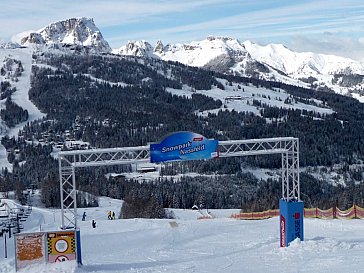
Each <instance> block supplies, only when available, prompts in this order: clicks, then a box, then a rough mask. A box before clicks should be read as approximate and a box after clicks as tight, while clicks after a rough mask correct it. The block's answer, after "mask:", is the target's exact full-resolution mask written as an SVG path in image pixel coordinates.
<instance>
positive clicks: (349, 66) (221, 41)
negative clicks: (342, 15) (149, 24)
mask: <svg viewBox="0 0 364 273" xmlns="http://www.w3.org/2000/svg"><path fill="white" fill-rule="evenodd" d="M112 52H113V53H114V54H119V55H134V56H138V57H155V58H161V59H163V60H171V61H178V62H181V63H183V64H186V65H190V66H197V67H204V68H207V69H212V70H215V71H218V72H222V73H234V74H238V75H242V76H248V77H259V78H263V79H266V80H276V81H282V82H285V83H288V84H294V85H300V86H305V87H311V88H316V89H322V88H330V89H332V90H334V91H335V92H337V93H340V94H353V95H356V96H357V97H358V98H359V97H360V95H359V94H360V90H361V89H362V88H363V87H364V77H363V75H364V64H363V63H361V62H358V61H354V60H351V59H348V58H343V57H339V56H334V55H324V54H317V53H312V52H302V53H298V52H294V51H292V50H290V49H288V48H287V47H285V46H283V45H281V44H269V45H266V46H261V45H258V44H255V43H252V42H250V41H245V42H244V43H241V42H240V41H239V40H237V39H233V38H227V37H208V38H206V39H204V40H202V41H194V42H191V43H189V44H167V45H165V46H164V45H163V44H162V42H161V41H158V42H157V44H156V45H155V47H153V46H152V45H151V44H150V43H148V42H146V41H134V42H133V41H131V42H128V44H127V45H125V46H122V47H121V48H119V49H115V50H113V51H112Z"/></svg>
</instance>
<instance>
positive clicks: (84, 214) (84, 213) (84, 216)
mask: <svg viewBox="0 0 364 273" xmlns="http://www.w3.org/2000/svg"><path fill="white" fill-rule="evenodd" d="M85 220H86V211H84V212H83V214H82V221H85Z"/></svg>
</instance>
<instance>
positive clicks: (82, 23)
mask: <svg viewBox="0 0 364 273" xmlns="http://www.w3.org/2000/svg"><path fill="white" fill-rule="evenodd" d="M20 43H21V45H25V46H26V45H31V44H38V45H39V44H40V45H52V44H63V45H80V46H85V47H90V48H93V49H95V50H96V51H98V52H109V51H111V48H110V46H109V44H108V42H106V41H105V40H104V38H103V36H102V34H101V32H100V30H99V29H98V28H97V27H96V25H95V23H94V21H93V19H91V18H85V17H82V18H71V19H67V20H63V21H58V22H55V23H51V24H49V25H48V26H46V27H45V28H42V29H40V30H38V31H36V32H31V33H29V34H28V35H26V36H24V37H22V38H21V39H20Z"/></svg>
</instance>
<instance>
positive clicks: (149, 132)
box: [2, 53, 364, 210]
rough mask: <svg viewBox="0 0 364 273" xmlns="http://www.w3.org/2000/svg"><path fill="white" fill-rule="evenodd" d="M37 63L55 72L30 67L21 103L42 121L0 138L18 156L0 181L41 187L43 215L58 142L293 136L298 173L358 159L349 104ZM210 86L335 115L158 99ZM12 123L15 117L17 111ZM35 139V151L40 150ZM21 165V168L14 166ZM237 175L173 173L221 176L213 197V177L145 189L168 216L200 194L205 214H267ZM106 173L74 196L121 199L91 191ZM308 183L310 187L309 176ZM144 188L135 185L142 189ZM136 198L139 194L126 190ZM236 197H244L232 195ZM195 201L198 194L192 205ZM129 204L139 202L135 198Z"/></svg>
mask: <svg viewBox="0 0 364 273" xmlns="http://www.w3.org/2000/svg"><path fill="white" fill-rule="evenodd" d="M36 62H37V63H44V64H48V65H50V66H53V68H54V69H50V68H47V67H45V66H37V65H35V66H33V71H32V76H31V90H30V91H29V97H30V99H31V100H32V101H33V102H34V103H35V104H36V105H37V107H38V108H39V109H40V110H41V111H42V112H44V113H47V117H45V118H44V119H43V120H41V121H35V122H31V123H28V124H27V125H26V126H25V127H24V128H23V130H22V131H21V137H19V138H9V137H4V138H3V139H2V144H3V145H4V146H5V147H6V149H7V150H9V151H15V150H17V154H15V153H9V154H8V157H9V161H10V162H11V163H13V166H14V168H13V172H12V173H10V172H8V171H6V170H4V173H5V175H4V179H6V181H8V182H9V184H10V185H12V187H14V185H15V182H16V181H20V183H21V186H22V187H23V188H26V187H29V186H30V185H31V184H35V185H36V186H37V187H40V188H42V189H43V191H42V194H43V197H42V199H43V201H44V202H45V203H46V205H47V206H57V204H59V197H57V194H58V193H59V192H58V191H57V188H58V186H56V184H57V182H56V181H57V179H58V177H57V175H51V174H52V173H55V174H57V173H58V163H57V161H56V160H55V159H54V158H53V157H52V155H51V152H52V151H53V148H54V142H57V143H58V142H60V143H65V141H66V139H74V140H82V141H85V142H89V143H90V146H91V147H95V148H106V147H126V146H140V145H147V144H148V143H150V142H156V141H160V140H161V139H163V137H164V136H166V135H168V134H170V133H172V132H176V131H194V132H197V133H200V134H202V135H204V136H206V137H208V138H215V139H218V140H229V139H254V138H264V137H284V136H293V137H298V138H300V163H301V166H317V165H324V166H332V165H333V164H336V163H345V162H346V163H348V164H352V163H356V162H360V160H362V159H363V157H364V150H363V147H364V145H363V144H364V143H363V142H364V140H363V137H362V132H363V131H364V109H363V107H362V105H361V104H360V103H359V102H358V101H356V100H354V99H352V98H348V97H343V96H339V95H336V94H334V93H330V92H316V91H312V90H308V89H304V88H300V87H295V86H289V85H285V84H282V83H277V82H266V81H262V80H258V79H252V78H243V77H237V76H231V75H229V76H227V75H221V74H217V73H214V72H211V71H205V70H202V69H198V68H190V67H187V66H184V65H181V64H178V63H175V62H163V61H159V60H148V59H147V60H144V59H138V58H121V57H114V56H94V55H86V56H85V55H72V56H70V55H51V54H50V53H46V54H44V56H43V57H41V56H38V57H37V60H36ZM215 77H219V78H222V79H225V80H226V81H227V82H230V83H231V82H235V83H238V84H240V85H241V86H244V85H250V86H256V87H264V88H270V89H277V88H279V89H282V90H285V91H286V92H288V93H289V94H291V96H292V98H293V99H295V100H306V101H307V102H309V100H311V99H316V100H320V101H322V103H323V104H324V105H325V106H326V107H330V108H332V109H333V110H334V111H335V113H334V114H332V115H326V116H324V115H321V116H319V115H318V114H317V113H315V112H311V111H306V110H295V109H283V108H278V107H270V106H268V105H264V104H260V105H259V107H261V111H260V115H254V114H253V113H250V112H237V111H225V110H224V109H223V108H222V102H221V101H219V100H214V99H212V98H210V97H208V96H206V95H203V94H196V93H193V94H192V96H191V97H186V96H175V95H172V94H171V93H168V92H166V89H167V88H177V89H178V88H182V86H183V85H189V86H190V87H192V88H194V89H196V90H197V89H200V90H203V89H206V90H208V89H210V88H211V86H222V84H221V82H219V81H217V80H216V78H215ZM96 79H97V80H96ZM117 83H126V84H127V85H125V84H119V85H118V84H117ZM311 103H313V102H311ZM218 108H220V110H219V111H217V112H214V113H209V114H208V115H204V116H202V115H199V114H198V112H199V111H201V110H210V109H218ZM16 111H18V110H16ZM16 111H15V112H16ZM23 114H24V113H23ZM19 115H20V116H22V114H21V112H20V111H19ZM266 118H271V119H272V121H271V122H269V123H268V122H267V119H266ZM20 120H22V119H20ZM66 131H67V132H68V133H67V134H68V135H67V134H66ZM45 135H47V137H45ZM45 138H47V139H45ZM40 139H43V141H44V142H40ZM52 143H53V144H52ZM62 149H67V147H66V145H63V144H62ZM244 161H246V162H247V164H249V165H251V166H256V167H265V168H280V167H281V159H280V157H279V156H272V157H271V156H269V157H268V156H260V157H249V158H247V159H245V160H244ZM20 162H22V164H19V163H20ZM241 167H242V161H241V160H238V159H229V160H226V161H224V160H218V161H215V160H211V161H201V162H198V163H194V164H192V163H181V164H180V165H176V168H177V170H178V171H181V172H184V173H188V172H198V173H201V174H209V175H210V176H214V175H216V174H218V175H225V176H224V178H221V179H220V180H221V181H219V178H218V177H216V178H213V179H215V180H216V181H219V182H216V183H215V182H214V183H215V184H219V183H220V184H221V185H220V186H216V185H215V186H216V188H217V189H216V191H218V192H219V193H218V194H217V193H215V189H214V188H212V187H210V186H208V184H209V182H210V181H211V179H212V178H211V179H210V178H209V179H210V180H209V179H206V180H205V178H203V176H202V177H199V178H186V181H187V182H188V183H187V182H186V183H185V182H183V181H185V180H183V181H182V183H181V182H180V183H175V182H176V181H168V179H167V180H165V179H162V180H161V181H157V182H158V183H157V182H152V183H149V184H151V186H153V187H156V188H158V187H157V184H159V183H160V184H161V185H167V186H165V188H158V190H161V191H162V192H163V194H161V193H159V195H158V194H157V193H156V192H153V191H154V190H153V191H152V190H151V192H153V196H155V198H156V200H157V201H158V203H160V202H161V204H163V206H167V207H168V206H173V207H178V206H180V207H184V208H189V207H190V206H191V205H193V204H194V202H196V200H197V199H198V198H199V196H200V195H201V196H202V197H203V198H204V200H205V202H206V205H207V206H209V207H211V208H212V207H216V208H222V207H223V208H228V207H235V206H238V207H243V208H245V209H247V210H248V209H254V210H256V209H261V208H263V207H264V206H265V208H271V207H272V206H273V205H274V204H276V202H277V200H276V199H274V200H273V199H269V198H270V197H269V194H268V193H267V192H268V190H264V194H263V193H261V195H262V196H263V197H264V198H267V200H270V201H266V202H263V203H262V204H261V203H259V202H262V201H260V198H259V196H260V195H259V194H258V193H259V190H263V189H264V187H265V186H264V185H266V184H264V183H260V182H259V181H255V182H252V181H253V180H251V179H250V178H249V179H248V178H244V179H245V180H244V179H243V177H242V176H241V175H240V174H239V173H240V170H241ZM108 171H109V170H108ZM105 172H107V171H106V170H105ZM105 172H99V171H98V172H96V173H95V174H93V172H91V173H92V175H90V177H89V176H88V175H85V174H83V173H82V175H80V176H79V177H78V178H77V181H80V187H81V191H85V192H91V193H92V194H93V195H95V196H97V195H99V194H102V195H106V196H111V197H118V198H119V197H120V196H122V197H127V196H128V195H127V194H124V193H123V194H121V193H115V192H118V191H120V188H122V187H123V186H122V183H124V182H122V183H120V182H118V183H117V185H115V187H111V188H109V187H105V186H103V185H104V184H102V185H101V184H99V182H98V181H103V183H105V185H109V184H112V183H113V182H109V181H113V179H109V180H108V179H104V178H103V176H104V174H105ZM176 172H177V171H176V169H175V168H172V167H169V166H166V167H163V168H162V174H163V175H168V174H171V173H176ZM310 179H312V180H313V181H316V180H315V179H313V178H312V177H311V178H310ZM239 181H240V182H239ZM247 181H248V182H247ZM249 181H250V182H249ZM129 182H130V181H129ZM125 183H127V182H125ZM130 183H131V184H133V185H134V184H135V187H137V184H138V183H139V182H136V181H134V182H132V181H131V182H130ZM229 183H231V184H229ZM234 183H235V184H236V185H238V186H236V185H235V184H234ZM239 183H241V184H239ZM246 183H247V184H246ZM315 183H317V185H318V186H317V187H318V188H320V189H323V188H324V187H326V186H323V185H321V186H320V185H319V182H315ZM146 184H147V183H143V185H144V186H146ZM173 184H178V185H179V186H181V185H183V186H181V189H176V188H174V186H173ZM225 184H226V185H225ZM278 184H279V183H278ZM278 184H275V182H268V183H267V185H271V186H270V187H272V188H274V189H276V188H277V189H278V188H279V185H278ZM201 185H203V186H201ZM224 185H225V186H224ZM228 185H230V186H231V187H232V188H234V187H236V188H239V187H241V188H242V190H241V191H244V190H247V188H249V192H250V191H253V192H255V193H256V194H254V195H252V196H253V197H252V199H249V198H248V197H247V199H246V200H245V199H244V200H242V198H239V197H238V194H235V193H233V192H231V191H230V190H227V189H226V188H224V187H228ZM188 187H190V188H188ZM146 188H148V187H146ZM353 188H355V189H358V187H356V185H353ZM203 189H204V190H203ZM330 189H331V188H330ZM360 190H361V189H360ZM135 191H142V190H141V189H135ZM174 191H177V192H179V194H178V196H173V192H174ZM205 191H206V192H205ZM187 192H188V193H189V194H191V197H189V198H187V197H185V195H186V193H187ZM193 192H196V194H194V193H193ZM237 192H239V194H243V195H244V194H246V193H245V192H240V191H239V190H237ZM326 192H327V191H325V193H326ZM197 193H199V194H200V195H199V196H197ZM250 193H251V192H250ZM329 193H330V194H328V195H327V196H326V195H323V196H324V199H323V202H327V203H330V202H333V200H332V198H333V197H334V196H337V192H336V191H335V190H334V189H332V190H330V191H329ZM146 195H147V194H146ZM230 195H231V196H232V197H229V196H230ZM133 196H136V197H135V198H140V196H138V195H135V194H134V195H133ZM211 196H213V197H211ZM278 196H279V195H278ZM353 196H354V193H350V194H348V197H347V199H348V200H349V199H350V198H352V197H353ZM202 197H201V198H202ZM264 198H263V199H264ZM353 198H354V197H353ZM355 198H356V197H355ZM258 199H259V201H258ZM80 202H81V203H83V204H84V205H86V206H87V205H96V202H97V200H90V202H89V201H87V198H86V196H84V198H83V201H82V200H80ZM146 202H147V201H146ZM317 202H319V201H317ZM348 202H349V201H348ZM350 202H351V201H350ZM253 203H254V204H255V205H254V206H253V205H252V204H253Z"/></svg>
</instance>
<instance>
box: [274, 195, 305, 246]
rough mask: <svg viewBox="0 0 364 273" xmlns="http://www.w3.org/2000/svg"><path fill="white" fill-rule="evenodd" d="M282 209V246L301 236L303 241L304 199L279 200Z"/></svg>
mask: <svg viewBox="0 0 364 273" xmlns="http://www.w3.org/2000/svg"><path fill="white" fill-rule="evenodd" d="M279 209H280V232H281V242H280V245H281V246H282V247H285V246H289V243H290V242H292V241H293V240H295V239H296V238H300V240H301V241H303V212H304V210H303V202H302V201H288V202H287V201H285V200H283V199H281V200H280V201H279Z"/></svg>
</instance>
